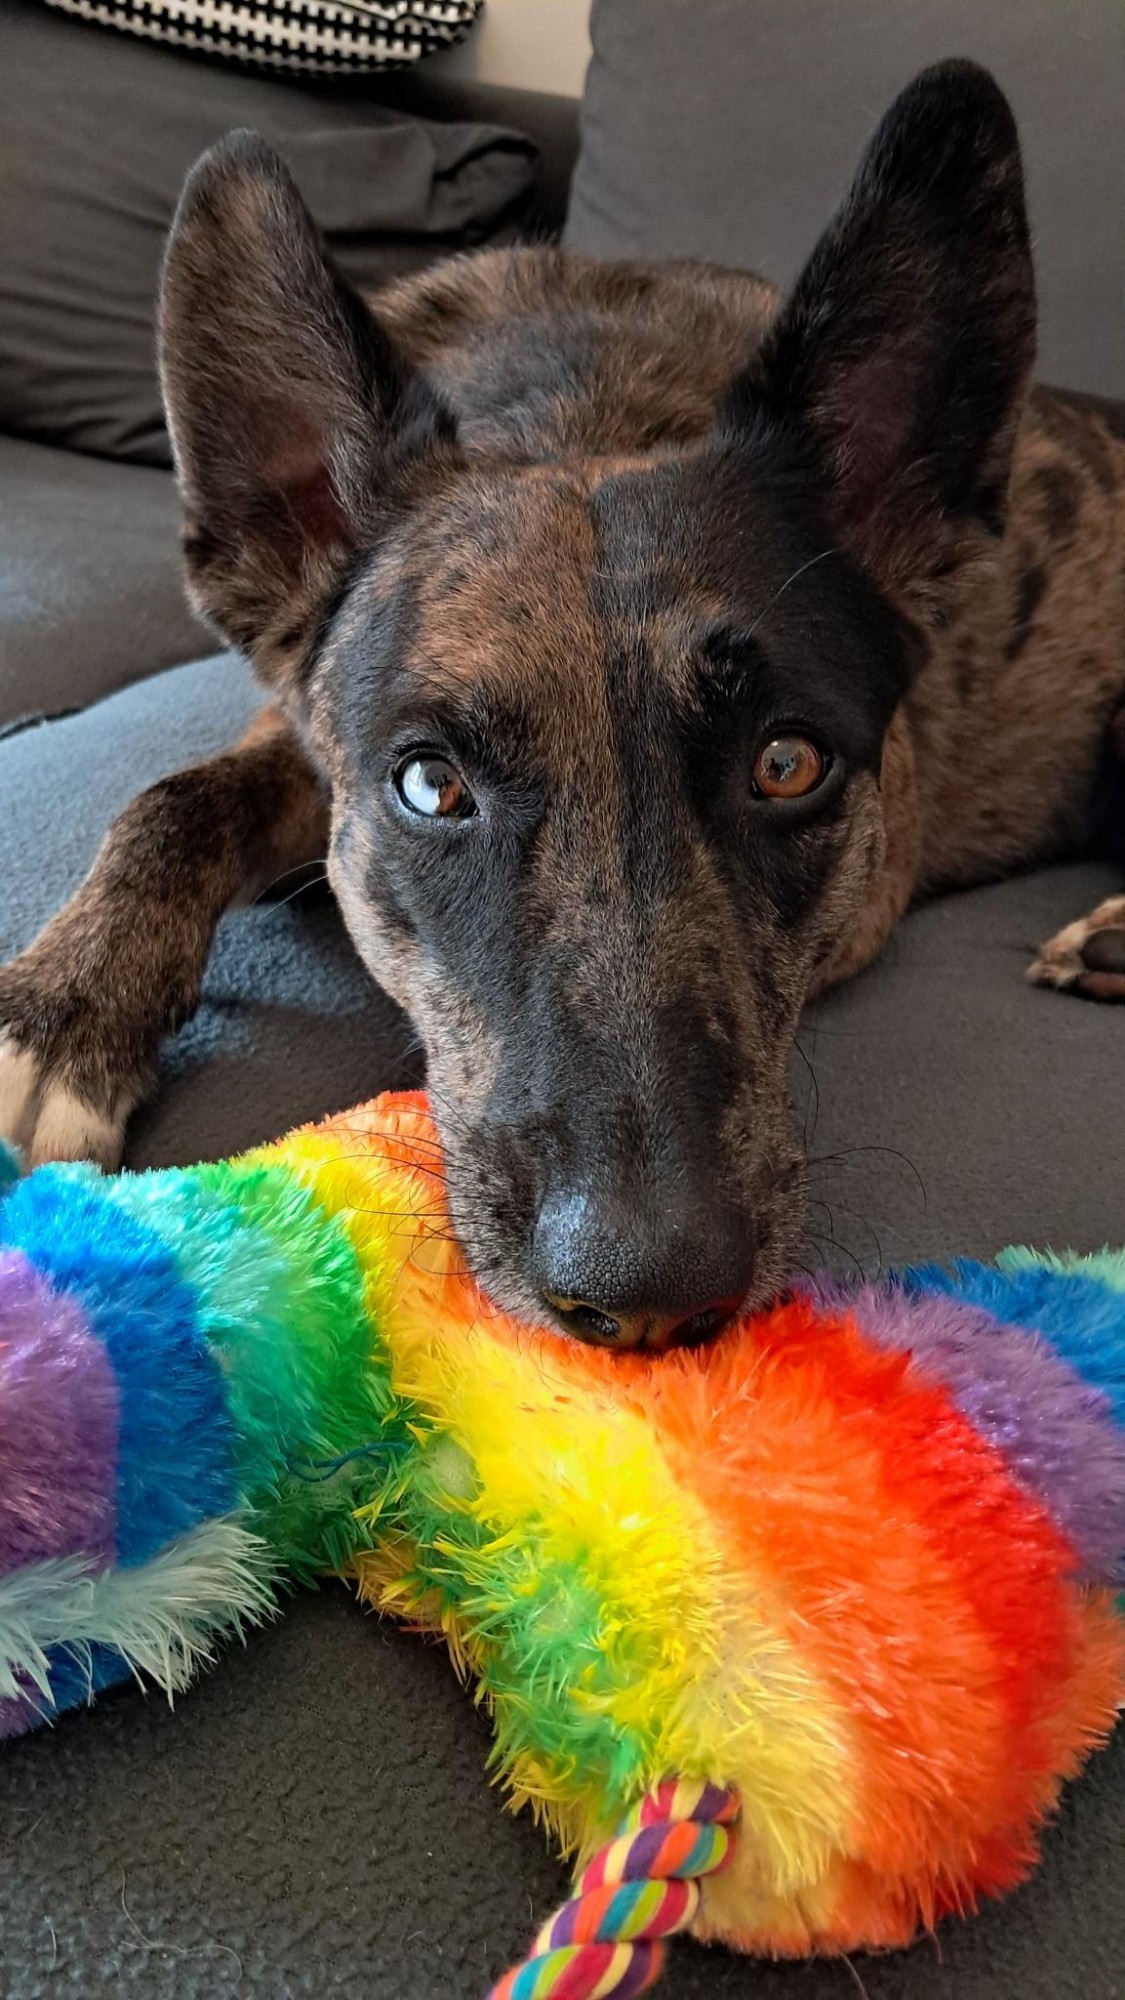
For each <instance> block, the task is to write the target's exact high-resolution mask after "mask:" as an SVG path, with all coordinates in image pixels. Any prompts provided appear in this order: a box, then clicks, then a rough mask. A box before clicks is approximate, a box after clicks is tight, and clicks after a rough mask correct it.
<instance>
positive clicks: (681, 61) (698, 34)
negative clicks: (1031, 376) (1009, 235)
mask: <svg viewBox="0 0 1125 2000" xmlns="http://www.w3.org/2000/svg"><path fill="white" fill-rule="evenodd" d="M592 33H593V42H594V55H593V61H592V63H591V66H590V71H589V75H588V78H587V83H586V92H585V98H584V102H583V107H582V145H581V151H580V155H579V161H578V166H577V169H576V172H575V176H574V184H573V191H572V196H571V205H570V214H569V218H568V221H567V227H566V234H565V241H566V243H567V244H568V245H569V247H570V248H572V249H574V250H581V251H588V252H590V253H591V254H592V255H594V256H598V257H634V256H638V257H671V256H676V257H701V258H706V259H710V260H713V261H714V262H715V263H718V264H727V265H732V266H734V267H736V268H738V269H742V270H755V271H761V272H764V273H765V275H766V276H768V277H771V278H773V279H775V280H776V281H777V282H778V283H780V284H787V283H788V282H789V281H790V280H791V279H792V278H793V277H794V275H795V274H796V272H797V270H798V268H799V267H800V264H801V262H802V261H803V259H804V257H805V256H806V255H807V253H808V251H809V250H810V249H811V247H812V245H813V243H814V242H815V240H816V237H817V235H818V233H819V231H820V230H821V229H822V228H823V227H824V224H825V222H826V221H827V220H828V217H829V215H830V213H831V211H832V209H833V208H834V206H835V204H836V203H837V201H838V200H839V199H840V197H841V195H842V194H843V192H844V190H845V188H846V186H847V184H848V180H849V177H850V175H851V173H852V170H853V168H854V166H855V164H856V161H857V159H858V157H859V154H860V151H861V149H862V147H863V145H864V143H865V141H866V140H867V138H868V137H869V135H870V133H871V131H872V129H873V127H874V124H875V122H876V120H877V119H878V117H879V116H880V114H881V113H882V112H883V110H884V109H885V108H886V106H887V105H888V104H889V103H890V101H891V99H892V97H893V96H894V95H895V93H896V92H897V91H898V90H899V89H900V88H901V87H902V86H903V84H905V83H907V82H908V81H909V79H910V78H911V76H912V75H913V74H914V73H915V71H916V70H919V69H921V68H923V67H924V65H925V64H927V63H931V62H935V61H938V60H940V59H941V58H943V57H945V56H951V55H964V56H974V57H976V59H977V60H978V61H979V62H983V63H985V64H986V65H987V66H988V67H989V68H990V69H992V70H993V71H994V73H995V75H996V76H997V78H998V79H999V81H1000V83H1001V84H1002V85H1003V87H1004V89H1005V90H1006V91H1007V92H1008V93H1009V95H1010V97H1011V100H1012V103H1013V105H1014V107H1015V110H1016V114H1017V116H1018V118H1019V121H1020V125H1021V129H1022V134H1023V141H1024V149H1025V155H1026V160H1027V175H1028V193H1029V201H1030V209H1031V217H1032V223H1033V227H1034V230H1035V237H1036V251H1037V262H1038V272H1039V287H1040V299H1041V326H1042V339H1041V351H1040V373H1041V375H1042V376H1044V377H1045V378H1046V379H1047V380H1051V381H1059V382H1063V383H1066V384H1069V385H1070V386H1071V387H1074V388H1080V389H1090V390H1095V391H1099V392H1100V393H1102V394H1105V395H1121V394H1123V393H1125V327H1123V320H1122V309H1121V306H1122V298H1123V296H1125V235H1123V233H1122V229H1121V201H1120V187H1119V180H1120V163H1121V157H1122V143H1123V138H1125V125H1123V121H1122V109H1121V107H1122V91H1121V80H1122V77H1123V76H1125V8H1123V7H1122V6H1121V5H1120V0H1083V4H1082V6H1081V7H1080V8H1076V9H1073V10H1061V11H1060V8H1059V6H1058V0H1020V4H1019V5H1018V6H985V7H982V6H980V5H979V0H912V4H911V5H909V6H904V5H903V0H847V4H846V5H841V4H840V0H787V4H786V5H785V6H783V7H782V6H769V5H766V4H763V0H693V5H692V6H691V7H690V9H688V8H685V7H684V6H683V5H682V4H681V0H594V7H593V17H592Z"/></svg>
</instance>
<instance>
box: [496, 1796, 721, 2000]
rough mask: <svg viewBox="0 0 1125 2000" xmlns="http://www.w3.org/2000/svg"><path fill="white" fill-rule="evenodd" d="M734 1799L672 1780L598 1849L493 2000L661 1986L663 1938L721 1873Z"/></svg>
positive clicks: (620, 1995)
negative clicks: (708, 1878)
mask: <svg viewBox="0 0 1125 2000" xmlns="http://www.w3.org/2000/svg"><path fill="white" fill-rule="evenodd" d="M737 1816H738V1795H737V1793H736V1792H734V1791H731V1790H729V1789H727V1788H724V1787H722V1786H720V1785H710V1784H707V1783H706V1782H704V1781H701V1780H689V1779H683V1778H680V1779H676V1778H667V1779H665V1781H664V1783H663V1784H660V1785H657V1786H655V1787H654V1789H653V1790H652V1791H650V1792H647V1793H646V1794H645V1796H644V1798H642V1799H641V1800H639V1802H638V1803H637V1805H635V1806H634V1807H633V1809H632V1811H631V1812H630V1813H629V1814H628V1816H627V1817H626V1819H625V1820H624V1821H623V1822H622V1825H621V1827H620V1829H619V1831H618V1832H617V1833H616V1834H615V1836H614V1838H613V1839H612V1840H611V1841H608V1842H607V1843H606V1845H605V1846H604V1847H601V1848H599V1849H598V1852H597V1853H596V1854H595V1855H594V1857H593V1859H592V1860H591V1861H589V1862H588V1863H587V1865H586V1867H585V1868H584V1869H583V1870H582V1873H581V1874H580V1876H579V1877H578V1880H577V1882H576V1883H575V1885H574V1894H573V1896H571V1898H570V1900H569V1901H568V1902H566V1903H564V1904H563V1906H562V1908H561V1909H560V1910H556V1912H555V1914H554V1916H553V1917H550V1918H549V1919H548V1921H547V1922H546V1923H545V1924H544V1925H543V1928H542V1930H541V1931H540V1932H539V1934H538V1936H537V1937H536V1939H535V1942H534V1944H533V1945H532V1947H531V1950H530V1952H529V1954H528V1956H527V1957H526V1958H525V1959H524V1960H523V1962H522V1964H520V1965H516V1966H513V1967H512V1969H511V1971H510V1972H506V1973H505V1975H504V1977H503V1979H501V1980H500V1981H499V1983H498V1984H497V1985H496V1986H494V1987H493V1988H492V1991H491V1993H490V1995H489V2000H546V1996H548V1995H549V1996H550V2000H608V1996H609V1995H613V1996H614V2000H631V1996H632V1995H633V1994H634V1993H644V1992H645V1991H646V1990H647V1988H648V1987H650V1986H652V1985H654V1984H655V1982H656V1980H657V1979H658V1978H659V1977H660V1974H661V1971H662V1970H663V1966H664V1942H663V1941H664V1939H665V1938H668V1937H672V1936H674V1934H675V1933H676V1932H677V1931H683V1930H687V1928H688V1926H689V1925H690V1923H691V1921H692V1919H693V1917H694V1916H695V1913H696V1910H697V1909H698V1907H699V1878H700V1877H701V1876H702V1875H714V1874H717V1873H718V1871H719V1869H720V1868H725V1867H726V1865H727V1862H728V1861H729V1860H730V1857H731V1853H732V1851H733V1850H732V1845H731V1838H732V1837H731V1833H730V1830H729V1829H730V1825H731V1822H732V1820H734V1819H736V1818H737Z"/></svg>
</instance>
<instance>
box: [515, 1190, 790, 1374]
mask: <svg viewBox="0 0 1125 2000" xmlns="http://www.w3.org/2000/svg"><path fill="white" fill-rule="evenodd" d="M533 1258H534V1270H533V1276H534V1280H535V1285H536V1290H537V1291H538V1293H539V1297H540V1298H541V1300H542V1301H543V1304H544V1305H545V1306H546V1307H548V1309H549V1310H550V1312H551V1313H552V1314H553V1316H554V1318H555V1319H556V1321H557V1322H558V1324H559V1325H561V1326H562V1327H563V1328H564V1330H565V1331H566V1332H567V1333H572V1334H574V1335H575V1337H576V1338H577V1339H579V1340H587V1341H595V1342H598V1343H600V1344H601V1345H603V1346H609V1347H667V1346H670V1345H672V1344H673V1343H676V1344H679V1345H685V1344H690V1343H696V1342H699V1341H702V1340H706V1339H708V1338H709V1337H710V1336H711V1335H712V1334H713V1333H715V1332H717V1331H718V1329H719V1327H720V1326H722V1324H723V1322H724V1321H725V1320H726V1319H728V1318H729V1317H730V1315H731V1313H732V1312H734V1311H735V1310H736V1309H737V1307H738V1306H739V1305H740V1304H741V1302H742V1300H743V1298H744V1297H745V1296H746V1293H747V1291H748V1290H749V1287H750V1283H751V1279H752V1276H753V1243H752V1232H751V1230H750V1227H749V1225H748V1223H747V1221H746V1218H745V1217H744V1216H743V1215H741V1214H737V1213H734V1212H733V1211H727V1210H724V1209H722V1208H712V1209H708V1210H703V1209H702V1208H697V1207H694V1206H692V1207H689V1208H684V1207H683V1206H682V1205H679V1204H676V1205H672V1204H670V1203H669V1204H664V1205H658V1204H657V1203H656V1202H655V1201H654V1202H653V1203H652V1204H651V1206H650V1208H649V1211H648V1213H647V1214H645V1213H640V1212H636V1211H633V1210H631V1209H630V1210H625V1209H616V1210H607V1209H606V1208H605V1206H604V1205H603V1204H601V1203H599V1202H597V1201H595V1200H594V1198H593V1197H591V1196H589V1195H587V1194H586V1193H584V1192H583V1191H581V1190H579V1189H560V1190H558V1191H556V1192H553V1193H550V1194H548V1196H547V1198H546V1200H545V1201H544V1203H543V1206H542V1207H541V1209H540V1211H539V1217H538V1221H537V1223H536V1226H535V1237H534V1244H533Z"/></svg>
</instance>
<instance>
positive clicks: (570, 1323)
mask: <svg viewBox="0 0 1125 2000" xmlns="http://www.w3.org/2000/svg"><path fill="white" fill-rule="evenodd" d="M542 1299H543V1303H544V1305H547V1306H550V1308H551V1311H552V1312H553V1313H556V1314H557V1315H558V1317H559V1319H561V1320H563V1321H564V1322H565V1325H566V1329H567V1332H568V1333H574V1334H577V1336H578V1338H579V1339H580V1340H601V1341H610V1340H616V1339H617V1335H618V1331H619V1328H618V1323H617V1321H616V1320H615V1319H614V1318H613V1317H612V1316H611V1315H610V1314H609V1313H604V1312H602V1311H600V1309H599V1308H598V1307H597V1306H591V1305H587V1303H586V1301H585V1299H564V1298H560V1297H559V1295H558V1293H557V1292H544V1293H543V1294H542Z"/></svg>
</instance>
